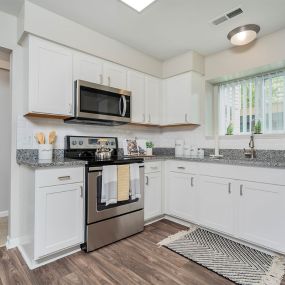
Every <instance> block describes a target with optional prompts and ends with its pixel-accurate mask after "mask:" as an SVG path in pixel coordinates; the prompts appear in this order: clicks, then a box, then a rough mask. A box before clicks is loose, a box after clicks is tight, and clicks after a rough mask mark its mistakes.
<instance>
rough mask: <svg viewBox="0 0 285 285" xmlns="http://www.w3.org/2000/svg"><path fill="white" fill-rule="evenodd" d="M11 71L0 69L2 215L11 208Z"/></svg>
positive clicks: (0, 206)
mask: <svg viewBox="0 0 285 285" xmlns="http://www.w3.org/2000/svg"><path fill="white" fill-rule="evenodd" d="M9 77H10V72H9V71H7V70H3V69H0V130H1V140H0V157H1V164H0V181H1V184H0V215H1V212H2V213H3V212H7V211H8V209H9V196H10V174H11V157H10V151H11V113H12V109H11V107H12V106H11V102H12V101H11V93H10V79H9Z"/></svg>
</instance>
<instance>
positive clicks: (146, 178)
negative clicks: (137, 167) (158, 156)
mask: <svg viewBox="0 0 285 285" xmlns="http://www.w3.org/2000/svg"><path fill="white" fill-rule="evenodd" d="M145 180H146V181H145V185H148V183H149V178H148V176H146V177H145Z"/></svg>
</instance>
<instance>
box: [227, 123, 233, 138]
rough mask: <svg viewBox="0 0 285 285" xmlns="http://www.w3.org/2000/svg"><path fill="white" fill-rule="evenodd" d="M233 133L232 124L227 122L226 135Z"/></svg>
mask: <svg viewBox="0 0 285 285" xmlns="http://www.w3.org/2000/svg"><path fill="white" fill-rule="evenodd" d="M233 133H234V126H233V124H232V123H229V125H228V127H227V135H229V136H230V135H232V134H233Z"/></svg>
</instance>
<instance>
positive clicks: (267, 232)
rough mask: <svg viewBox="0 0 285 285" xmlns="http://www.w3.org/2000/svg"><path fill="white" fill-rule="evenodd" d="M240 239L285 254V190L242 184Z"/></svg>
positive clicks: (284, 187) (239, 222)
mask: <svg viewBox="0 0 285 285" xmlns="http://www.w3.org/2000/svg"><path fill="white" fill-rule="evenodd" d="M238 186H239V188H238V197H239V201H238V205H239V206H238V236H239V237H240V238H242V239H245V240H247V241H250V242H254V243H256V244H260V245H263V246H266V247H268V248H271V249H273V250H274V249H275V250H278V251H281V252H285V243H284V241H285V227H284V220H285V211H284V201H285V186H279V185H272V184H265V183H256V182H247V181H239V185H238Z"/></svg>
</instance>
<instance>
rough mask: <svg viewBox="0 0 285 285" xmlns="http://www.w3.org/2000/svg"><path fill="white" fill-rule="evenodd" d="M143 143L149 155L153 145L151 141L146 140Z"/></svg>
mask: <svg viewBox="0 0 285 285" xmlns="http://www.w3.org/2000/svg"><path fill="white" fill-rule="evenodd" d="M145 145H146V155H147V156H151V155H152V149H153V147H154V144H153V142H151V141H147V142H146V143H145Z"/></svg>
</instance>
